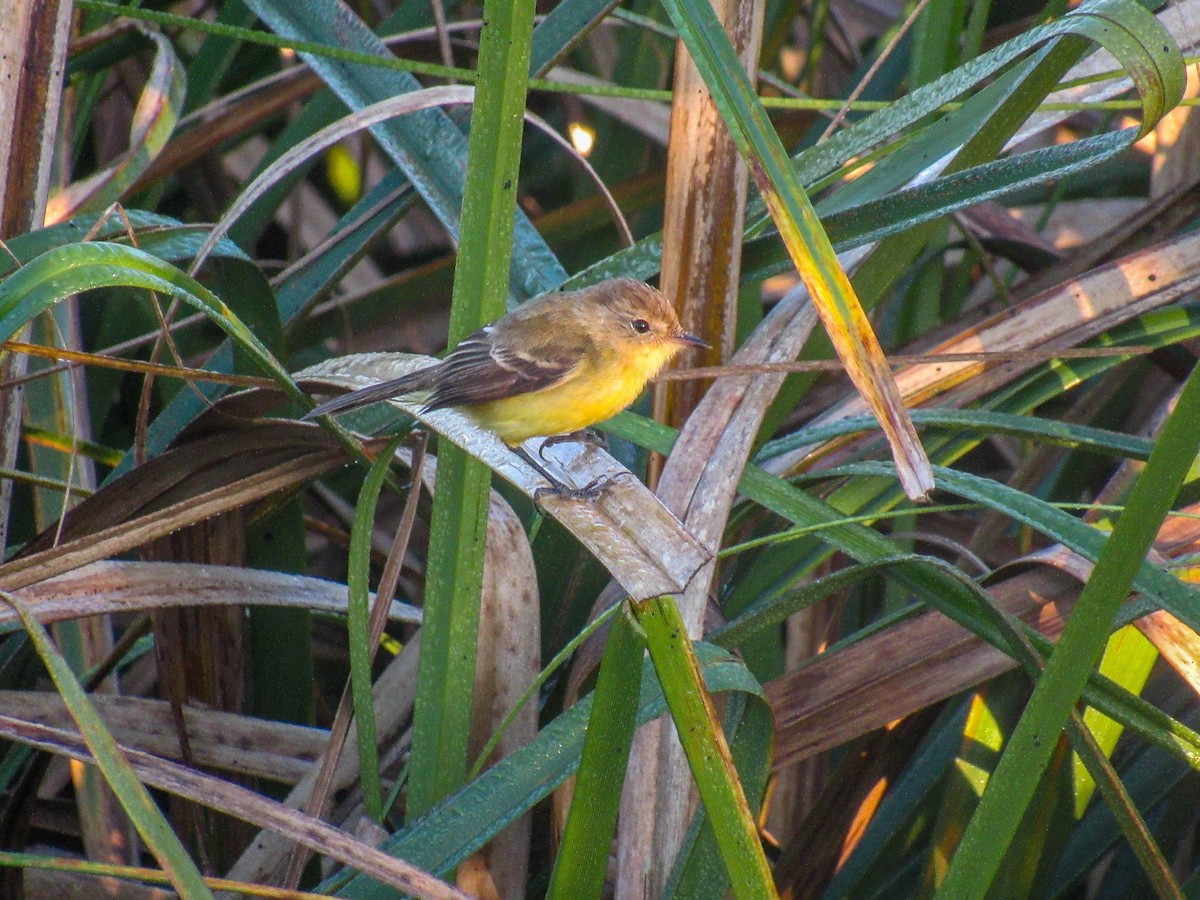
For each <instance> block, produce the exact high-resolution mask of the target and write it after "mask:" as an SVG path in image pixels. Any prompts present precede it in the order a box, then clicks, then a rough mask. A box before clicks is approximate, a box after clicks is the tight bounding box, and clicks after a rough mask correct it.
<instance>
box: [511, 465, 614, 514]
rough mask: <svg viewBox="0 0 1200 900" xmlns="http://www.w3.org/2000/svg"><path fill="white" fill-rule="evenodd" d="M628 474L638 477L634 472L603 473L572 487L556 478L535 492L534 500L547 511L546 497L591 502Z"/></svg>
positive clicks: (539, 507) (541, 508)
mask: <svg viewBox="0 0 1200 900" xmlns="http://www.w3.org/2000/svg"><path fill="white" fill-rule="evenodd" d="M626 476H628V477H630V478H634V477H636V476H635V475H634V474H633V473H632V472H617V473H616V474H613V475H601V476H600V477H599V478H593V479H592V480H591V481H589V482H588V483H587V484H585V485H584V486H583V487H572V486H571V485H569V484H563V483H562V482H560V481H558V480H557V479H555V481H554V484H552V485H551V486H550V487H540V488H538V489H537V490H536V491H534V492H533V502H534V504H535V505H536V506H537V508H538V510H540V511H542V512H544V511H545V510H544V509H543V507H542V498H544V497H558V498H559V499H562V500H583V501H587V502H589V503H590V502H592V501H594V500H598V499H599V498H600V497H601V496H603V495H604V492H605V491H607V490H608V489H609V488H610V487H611V486H612V483H613V482H614V481H616V480H617V479H618V478H625V477H626Z"/></svg>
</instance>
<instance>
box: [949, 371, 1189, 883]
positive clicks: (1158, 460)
mask: <svg viewBox="0 0 1200 900" xmlns="http://www.w3.org/2000/svg"><path fill="white" fill-rule="evenodd" d="M1197 447H1200V376H1197V374H1196V373H1195V372H1193V373H1192V375H1191V376H1190V377H1189V378H1188V380H1187V382H1186V383H1185V385H1184V387H1183V390H1182V392H1181V393H1180V395H1179V401H1178V403H1177V404H1176V407H1175V410H1174V412H1173V413H1172V415H1171V417H1170V419H1169V420H1168V421H1167V423H1166V425H1165V426H1164V428H1163V430H1162V433H1161V434H1160V436H1159V439H1158V441H1157V443H1156V446H1155V449H1154V452H1153V453H1151V455H1150V460H1149V462H1147V463H1146V468H1145V470H1144V471H1143V472H1142V474H1141V475H1140V477H1139V478H1138V481H1137V484H1136V485H1135V486H1134V488H1133V491H1132V493H1131V494H1130V496H1129V501H1128V503H1127V504H1126V506H1125V512H1124V514H1123V515H1122V516H1121V518H1120V519H1119V520H1118V521H1117V524H1116V527H1115V528H1114V529H1113V533H1112V536H1111V537H1110V538H1109V539H1108V541H1106V542H1105V546H1104V550H1103V552H1102V553H1101V554H1100V558H1099V559H1098V560H1097V561H1096V568H1095V569H1094V570H1093V572H1092V576H1091V578H1089V579H1088V583H1087V585H1086V586H1085V587H1084V590H1083V593H1082V594H1081V596H1080V598H1079V601H1078V603H1077V604H1076V606H1075V611H1074V613H1073V614H1072V615H1071V619H1070V621H1068V623H1067V626H1066V628H1065V629H1064V631H1063V634H1062V637H1061V638H1060V640H1059V642H1058V645H1057V647H1056V649H1055V651H1054V654H1053V656H1051V657H1050V661H1049V663H1048V664H1047V666H1046V670H1045V672H1044V673H1043V674H1042V677H1041V678H1040V679H1039V680H1038V685H1037V687H1036V688H1035V690H1034V693H1033V696H1032V697H1031V698H1030V701H1029V705H1028V706H1027V707H1026V710H1025V713H1024V715H1022V717H1021V721H1020V722H1019V723H1018V725H1017V728H1016V731H1015V732H1014V733H1013V735H1012V738H1011V739H1010V741H1009V743H1008V746H1007V748H1006V749H1005V752H1004V755H1003V756H1002V757H1001V759H1000V763H999V764H998V765H997V767H996V772H995V775H994V776H993V778H992V780H991V783H990V784H989V786H988V790H987V791H986V792H985V793H984V795H983V798H982V800H981V801H980V804H979V809H978V810H977V811H976V813H975V815H974V816H973V817H972V818H971V822H970V824H969V825H968V826H967V831H966V833H965V834H964V835H963V838H962V843H961V844H960V845H959V849H958V852H957V853H956V854H955V856H954V858H953V860H951V863H950V869H949V870H948V871H947V873H946V879H945V881H943V882H942V885H941V887H940V889H939V892H938V894H939V896H942V897H954V898H959V897H982V896H983V895H984V894H985V893H986V891H987V887H988V885H990V884H991V881H992V878H993V877H994V876H995V873H996V870H997V869H998V867H999V866H1000V863H1001V861H1002V860H1003V857H1004V851H1005V849H1006V848H1007V846H1008V844H1009V842H1010V841H1011V839H1012V836H1013V833H1014V831H1015V829H1016V827H1017V826H1018V824H1019V823H1020V820H1021V816H1022V815H1023V814H1024V812H1025V808H1026V806H1027V805H1028V803H1029V800H1030V798H1031V796H1032V794H1033V791H1034V789H1035V788H1036V786H1037V781H1038V778H1039V777H1040V776H1041V773H1042V771H1043V770H1044V768H1045V766H1046V764H1047V762H1048V761H1049V758H1050V754H1051V753H1052V752H1053V749H1054V745H1055V743H1056V742H1057V738H1058V735H1059V733H1060V732H1061V731H1062V728H1063V726H1064V725H1065V724H1066V721H1067V717H1068V715H1069V714H1070V712H1071V710H1072V708H1073V707H1074V705H1075V703H1076V702H1077V701H1078V699H1079V696H1080V693H1081V692H1082V690H1083V687H1084V685H1085V684H1086V682H1087V679H1088V676H1089V675H1090V674H1091V672H1092V670H1093V669H1094V667H1095V665H1096V663H1097V662H1098V661H1099V659H1100V654H1101V652H1102V651H1103V648H1104V644H1105V642H1106V641H1107V640H1108V635H1109V632H1110V630H1111V628H1112V623H1113V620H1114V618H1115V617H1116V614H1117V610H1118V609H1119V608H1120V605H1121V604H1122V603H1123V602H1124V601H1125V599H1126V597H1127V596H1128V594H1129V591H1130V589H1131V587H1132V584H1133V580H1134V576H1135V575H1136V574H1137V572H1138V570H1139V568H1140V567H1141V566H1142V562H1143V560H1144V559H1145V556H1146V552H1147V550H1149V548H1150V545H1151V543H1152V541H1153V540H1154V536H1155V534H1156V533H1157V531H1158V527H1159V525H1160V524H1161V522H1162V520H1163V518H1164V517H1165V516H1166V514H1167V512H1168V510H1169V509H1170V506H1171V502H1172V500H1173V499H1174V497H1175V493H1176V491H1177V490H1178V489H1179V485H1180V484H1181V483H1182V481H1183V478H1184V476H1185V475H1186V474H1187V471H1188V469H1189V467H1190V466H1191V464H1192V462H1193V461H1194V460H1195V457H1196V450H1197Z"/></svg>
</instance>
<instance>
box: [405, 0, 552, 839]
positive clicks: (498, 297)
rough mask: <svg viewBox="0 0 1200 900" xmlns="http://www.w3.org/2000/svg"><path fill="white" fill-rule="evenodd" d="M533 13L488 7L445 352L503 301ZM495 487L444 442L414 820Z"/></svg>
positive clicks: (434, 757) (414, 764) (451, 780)
mask: <svg viewBox="0 0 1200 900" xmlns="http://www.w3.org/2000/svg"><path fill="white" fill-rule="evenodd" d="M533 8H534V4H533V2H532V0H518V2H513V0H489V2H488V3H486V4H485V6H484V12H483V18H484V22H485V25H484V27H483V30H482V35H481V38H480V46H479V73H480V78H479V86H478V88H477V92H476V96H475V108H474V111H473V113H472V128H471V139H470V151H469V154H468V163H467V181H466V196H465V200H464V203H463V211H462V231H461V235H460V245H459V254H458V262H457V265H456V267H455V272H454V300H453V306H452V307H451V313H450V341H451V343H452V344H453V343H456V342H458V341H460V340H462V338H464V337H465V336H466V335H468V334H469V333H471V332H472V331H474V330H475V329H476V328H478V327H479V326H481V325H483V324H484V323H486V322H489V321H491V320H492V319H495V318H497V317H498V316H500V315H501V314H503V312H504V309H505V305H506V299H507V295H508V282H509V262H510V258H511V254H512V248H513V222H514V218H513V216H514V209H515V203H516V184H517V175H518V173H519V168H520V160H521V128H522V125H523V122H524V119H523V113H524V110H525V79H526V76H527V74H528V71H529V52H530V35H531V34H532V30H533ZM490 485H491V471H490V470H489V469H488V468H487V467H486V466H485V465H484V464H483V463H481V462H479V461H478V460H476V459H474V458H472V457H471V456H469V455H468V454H467V453H466V452H465V451H463V450H460V449H458V448H456V447H453V446H451V445H450V442H449V441H445V442H443V444H442V448H441V453H440V456H439V459H438V482H437V495H436V497H435V498H434V504H433V519H432V523H431V525H430V537H429V563H428V571H429V577H428V581H427V584H426V592H425V615H426V618H425V624H424V627H423V629H422V637H421V640H422V645H421V661H420V672H419V676H418V677H419V682H418V687H417V697H416V705H415V707H414V710H413V751H412V759H411V768H410V787H409V799H408V803H409V814H410V816H414V817H415V816H419V815H421V814H422V813H425V812H427V811H428V810H430V809H431V808H433V806H434V805H435V804H436V803H438V802H439V801H440V800H441V799H442V798H443V797H445V796H446V795H447V794H449V793H451V792H453V791H454V790H455V789H457V788H458V787H459V786H461V785H462V783H463V781H464V780H465V778H466V773H467V765H468V759H467V740H468V737H469V733H470V727H471V696H472V692H473V688H474V679H475V650H476V645H475V642H476V640H477V634H478V629H479V602H480V590H481V586H482V583H483V553H484V543H485V539H486V529H487V510H488V492H489V489H490Z"/></svg>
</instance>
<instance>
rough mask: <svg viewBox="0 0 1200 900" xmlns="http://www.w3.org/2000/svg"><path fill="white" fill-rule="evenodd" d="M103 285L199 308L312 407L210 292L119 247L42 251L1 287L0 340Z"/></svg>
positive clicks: (160, 263)
mask: <svg viewBox="0 0 1200 900" xmlns="http://www.w3.org/2000/svg"><path fill="white" fill-rule="evenodd" d="M101 287H136V288H145V289H146V290H151V291H157V292H159V293H161V294H166V295H167V296H169V297H173V298H175V299H178V300H180V301H182V302H183V303H186V304H188V305H189V306H192V307H194V308H195V309H198V310H199V311H200V312H202V313H204V314H205V315H207V316H208V317H209V318H210V319H212V321H213V322H214V323H215V324H216V325H218V326H220V328H221V329H222V330H223V331H224V332H225V333H226V334H228V335H229V336H230V337H231V338H232V339H233V342H234V344H235V345H236V346H237V347H238V348H239V349H240V350H241V351H242V352H244V353H245V354H246V355H247V356H248V357H249V358H250V359H252V360H253V361H254V362H255V363H256V364H257V365H258V367H259V368H260V369H261V370H262V371H263V372H264V373H266V375H267V376H268V377H270V378H272V379H273V380H274V381H275V382H276V383H277V384H278V385H279V386H280V387H281V388H282V389H283V390H284V391H286V392H287V393H288V394H289V395H290V396H291V397H292V398H293V399H296V400H298V401H299V402H301V403H304V404H305V405H306V406H308V405H311V403H310V401H309V400H308V396H307V395H306V394H305V393H304V392H303V391H301V390H300V388H299V387H297V386H296V383H295V382H294V381H292V377H291V376H290V375H289V374H288V373H287V371H286V370H285V369H284V368H283V366H282V365H280V363H279V361H278V360H277V359H276V358H275V357H274V356H273V355H272V354H271V352H270V351H269V350H267V348H266V347H265V346H264V345H263V343H262V341H260V340H259V339H258V338H257V337H255V335H254V333H253V332H252V331H251V330H250V329H249V328H247V327H246V325H245V323H244V322H242V320H241V319H239V318H238V317H237V316H235V315H234V314H233V312H232V310H230V309H229V307H228V306H226V305H225V304H224V303H223V302H221V300H220V299H218V298H217V297H216V295H215V294H213V293H212V292H211V291H210V290H208V288H206V287H204V285H202V284H200V283H199V282H198V281H196V280H195V279H194V278H191V277H190V276H188V275H187V274H185V273H184V272H182V271H180V270H179V269H178V268H176V267H175V266H172V265H171V264H170V263H167V262H164V261H163V260H161V259H159V258H158V257H155V256H151V255H150V254H148V253H144V252H143V251H141V250H137V249H135V248H133V247H126V246H122V245H120V244H106V243H86V244H68V245H67V246H65V247H59V248H57V249H55V250H49V251H47V252H46V253H43V254H42V255H41V256H39V257H38V258H37V259H34V260H33V261H31V262H29V263H28V264H26V265H24V266H22V267H21V268H20V269H19V270H17V272H15V273H14V274H12V275H10V276H9V277H8V278H6V279H5V280H4V282H3V284H0V337H2V339H4V340H8V339H9V338H11V337H12V336H13V335H14V334H16V333H17V331H18V330H20V328H21V326H23V325H24V324H25V323H26V322H28V321H29V320H30V319H32V318H33V317H34V316H35V315H37V314H38V313H40V312H42V311H43V310H46V309H49V308H50V307H51V306H53V305H54V304H55V303H57V302H58V301H60V300H62V299H63V298H65V297H69V296H71V295H72V294H77V293H81V292H83V291H89V290H94V289H95V288H101Z"/></svg>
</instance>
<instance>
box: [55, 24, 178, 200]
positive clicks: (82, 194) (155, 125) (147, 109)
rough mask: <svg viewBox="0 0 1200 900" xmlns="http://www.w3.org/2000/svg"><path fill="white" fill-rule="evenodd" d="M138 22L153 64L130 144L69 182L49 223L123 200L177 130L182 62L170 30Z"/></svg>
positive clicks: (137, 112) (59, 195)
mask: <svg viewBox="0 0 1200 900" xmlns="http://www.w3.org/2000/svg"><path fill="white" fill-rule="evenodd" d="M135 27H136V28H137V30H138V31H139V32H141V34H142V35H143V36H144V37H145V38H147V39H148V40H149V41H150V42H151V43H153V44H154V64H153V66H152V67H151V69H150V73H149V76H148V77H147V79H146V85H145V87H144V88H143V89H142V93H141V95H140V96H139V97H138V103H137V108H136V109H135V110H134V111H133V121H132V123H131V126H130V130H129V149H128V150H126V151H125V152H124V153H122V154H121V155H120V156H119V157H117V159H115V160H114V161H113V162H111V163H110V164H109V165H108V166H107V167H106V168H104V169H102V170H101V171H99V172H96V173H95V174H93V175H91V176H89V177H88V178H86V179H84V180H83V181H78V182H75V183H74V184H72V185H69V186H68V187H67V188H66V189H65V190H63V191H62V192H61V193H59V194H58V195H56V196H55V197H54V198H52V199H51V200H50V202H49V203H47V204H46V217H45V221H46V222H49V223H57V222H61V221H63V220H64V219H69V218H71V217H73V216H75V215H77V214H78V213H80V212H85V211H88V210H92V211H99V210H102V209H106V208H107V207H108V206H110V205H111V204H113V203H115V202H116V201H118V200H120V199H121V197H122V196H123V195H124V194H125V192H126V191H127V190H128V189H129V188H130V187H131V186H132V185H133V184H134V183H135V182H136V181H137V180H138V178H140V177H141V175H142V173H143V172H145V171H146V169H147V168H148V167H149V165H150V163H151V162H153V161H154V158H155V157H156V156H158V154H159V153H160V152H162V149H163V147H165V146H166V143H167V141H168V140H169V139H170V138H171V135H172V134H173V133H174V131H175V125H176V123H177V122H178V121H179V117H180V115H181V114H182V112H183V103H184V98H185V95H186V93H187V83H186V80H185V75H184V71H183V64H182V63H181V62H180V61H179V57H178V56H177V55H176V54H175V48H174V47H172V46H171V42H170V40H168V39H167V37H166V35H164V34H161V33H159V32H158V31H154V30H151V29H150V28H145V27H142V26H140V25H138V26H135Z"/></svg>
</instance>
